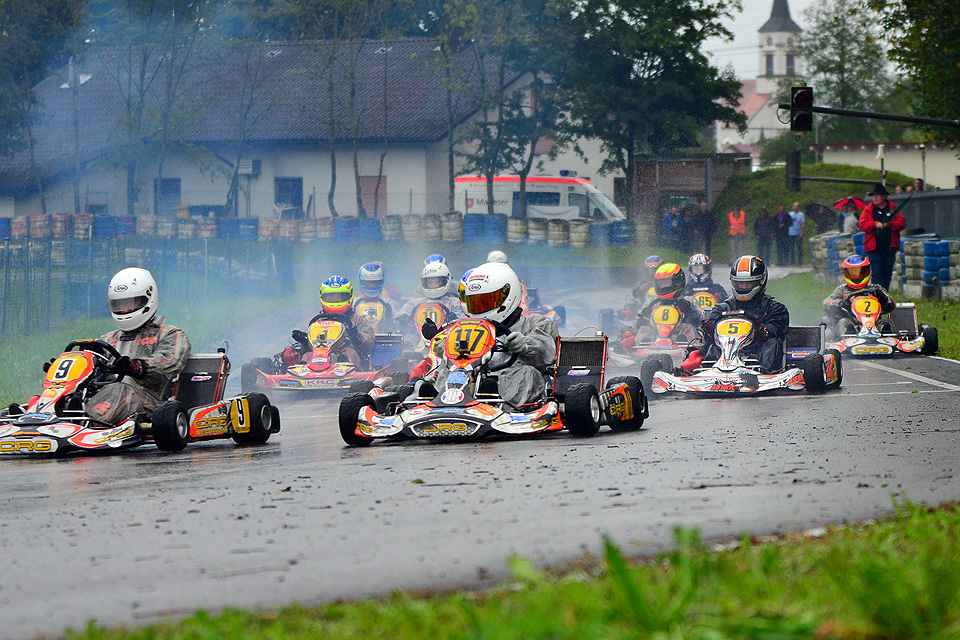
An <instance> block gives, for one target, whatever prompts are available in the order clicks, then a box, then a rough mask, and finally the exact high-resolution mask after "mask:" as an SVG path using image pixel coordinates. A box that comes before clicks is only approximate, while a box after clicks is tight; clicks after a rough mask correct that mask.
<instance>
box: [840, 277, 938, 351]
mask: <svg viewBox="0 0 960 640" xmlns="http://www.w3.org/2000/svg"><path fill="white" fill-rule="evenodd" d="M843 310H844V311H845V312H846V314H845V316H844V317H843V318H842V319H841V320H840V321H839V322H838V324H837V328H838V330H841V331H842V334H841V335H839V336H838V337H837V340H836V341H835V342H832V343H831V344H830V346H831V347H833V348H834V349H836V350H837V351H839V352H841V353H844V354H850V355H854V356H892V355H900V354H914V353H919V354H922V355H933V354H934V353H936V352H937V349H938V348H939V338H938V336H937V330H936V328H935V327H928V326H926V325H922V324H921V325H918V324H917V309H916V307H915V306H914V304H913V303H912V302H901V303H899V304H897V307H896V309H894V310H893V311H892V312H891V313H890V314H889V315H887V316H885V317H881V314H880V301H879V300H877V297H876V296H875V295H873V294H871V293H862V294H860V295H853V296H851V297H850V298H849V308H848V307H847V306H846V304H845V305H843Z"/></svg>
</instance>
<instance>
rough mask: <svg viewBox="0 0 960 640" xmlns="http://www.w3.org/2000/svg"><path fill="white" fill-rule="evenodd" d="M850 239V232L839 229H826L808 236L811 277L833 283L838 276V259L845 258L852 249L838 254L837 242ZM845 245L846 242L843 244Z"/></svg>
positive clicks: (818, 280)
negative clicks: (811, 268) (811, 264)
mask: <svg viewBox="0 0 960 640" xmlns="http://www.w3.org/2000/svg"><path fill="white" fill-rule="evenodd" d="M846 240H851V236H850V234H843V233H840V232H839V231H828V232H827V233H821V234H819V235H816V236H813V237H812V238H810V254H811V256H812V258H813V260H812V263H813V279H814V280H815V281H816V282H824V283H827V284H835V283H836V282H837V281H838V279H839V277H840V261H841V260H843V259H844V258H846V257H847V256H848V255H850V253H852V250H851V251H850V252H849V253H847V254H845V255H842V256H841V255H840V254H841V250H840V248H839V247H838V244H839V243H840V242H841V241H846ZM843 246H844V247H847V246H849V245H847V244H846V243H845V244H844V245H843Z"/></svg>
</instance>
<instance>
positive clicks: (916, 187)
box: [913, 178, 926, 191]
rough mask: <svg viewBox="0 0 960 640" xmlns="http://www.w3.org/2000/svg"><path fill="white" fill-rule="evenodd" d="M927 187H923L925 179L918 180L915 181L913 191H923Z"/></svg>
mask: <svg viewBox="0 0 960 640" xmlns="http://www.w3.org/2000/svg"><path fill="white" fill-rule="evenodd" d="M924 189H926V187H925V186H924V185H923V178H917V179H916V180H914V181H913V190H914V191H923V190H924Z"/></svg>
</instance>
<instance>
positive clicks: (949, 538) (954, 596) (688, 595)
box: [69, 501, 960, 640]
mask: <svg viewBox="0 0 960 640" xmlns="http://www.w3.org/2000/svg"><path fill="white" fill-rule="evenodd" d="M894 505H895V508H896V512H895V515H894V516H892V517H890V518H887V519H884V520H881V521H878V522H875V523H871V524H867V525H856V526H839V527H830V528H829V529H826V530H823V531H820V532H816V533H815V534H807V535H804V534H790V535H786V536H782V537H779V538H776V539H774V540H772V541H764V542H756V541H753V540H751V539H749V538H744V539H742V540H741V541H740V543H739V544H738V545H734V548H732V549H727V550H723V551H717V552H711V551H710V550H708V549H707V547H706V546H705V545H704V544H703V542H702V541H701V540H700V538H699V535H698V534H697V532H696V531H694V530H677V531H676V532H675V536H676V546H677V550H676V551H674V552H672V553H668V554H665V555H662V556H659V557H657V558H653V559H650V560H646V561H642V562H640V563H639V564H637V563H633V562H631V561H629V560H627V559H625V558H624V557H623V555H622V554H621V553H620V551H619V550H618V548H617V547H616V546H615V545H614V544H613V543H612V542H611V541H609V540H605V541H604V558H603V559H594V558H586V559H585V560H584V561H583V563H582V564H581V565H580V566H579V567H578V568H577V569H574V570H568V571H565V572H556V573H555V572H544V571H540V570H538V569H536V568H534V567H533V566H531V565H530V564H529V563H527V562H526V561H524V560H521V559H519V558H513V559H511V560H510V568H511V570H512V579H511V580H510V581H509V582H508V583H507V584H504V585H502V586H501V587H499V588H497V589H494V590H492V591H488V592H483V593H464V592H457V593H453V594H446V595H438V596H432V597H414V596H409V595H404V594H400V593H396V594H394V595H392V596H390V597H388V598H384V599H380V600H370V601H365V602H356V603H335V604H328V605H323V606H318V607H290V608H284V609H277V610H270V611H264V612H258V613H251V612H244V611H237V610H227V611H224V612H221V613H219V614H216V615H213V614H209V613H206V612H198V613H196V614H194V615H193V616H191V617H189V618H187V619H185V620H183V621H180V622H176V623H169V624H162V625H157V626H152V627H149V628H138V629H114V630H106V629H103V628H101V627H98V626H96V625H94V624H91V625H89V626H88V627H87V628H86V629H85V630H83V631H82V632H76V633H70V634H69V637H70V638H72V639H74V640H122V639H128V638H129V639H131V640H133V639H136V640H141V639H142V640H166V639H168V638H169V639H171V640H173V639H177V640H189V639H192V638H197V639H200V638H238V639H241V638H272V639H274V640H287V639H290V640H294V639H301V638H329V639H341V638H343V639H347V638H350V639H355V640H363V639H366V638H370V639H371V640H372V639H376V640H380V639H381V638H391V639H392V640H406V639H411V640H413V639H416V640H420V639H422V638H434V639H437V640H441V639H448V638H449V639H451V640H453V639H465V638H476V639H484V638H491V639H492V638H496V639H498V640H512V639H517V640H519V639H521V638H523V639H526V638H551V639H557V640H559V639H565V638H571V639H578V640H581V639H584V638H604V639H609V640H618V639H624V640H626V639H631V640H633V639H638V638H662V639H669V638H684V639H692V638H697V639H701V638H702V639H704V640H714V639H717V640H719V639H723V638H730V639H739V638H767V639H771V640H772V639H779V640H786V639H790V638H838V639H839V638H842V639H860V638H863V639H868V638H869V639H879V638H899V639H909V638H955V637H957V635H958V633H960V507H958V506H957V505H949V506H946V507H943V508H940V509H933V510H931V509H927V508H925V507H924V506H922V505H915V504H911V503H909V502H906V501H895V503H894Z"/></svg>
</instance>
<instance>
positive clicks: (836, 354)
mask: <svg viewBox="0 0 960 640" xmlns="http://www.w3.org/2000/svg"><path fill="white" fill-rule="evenodd" d="M827 353H832V354H833V361H834V362H835V363H836V367H837V381H836V382H834V383H833V384H832V385H830V386H832V387H834V388H835V389H839V388H840V385H841V384H842V383H843V357H842V356H841V355H840V352H839V351H837V350H836V349H827Z"/></svg>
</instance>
